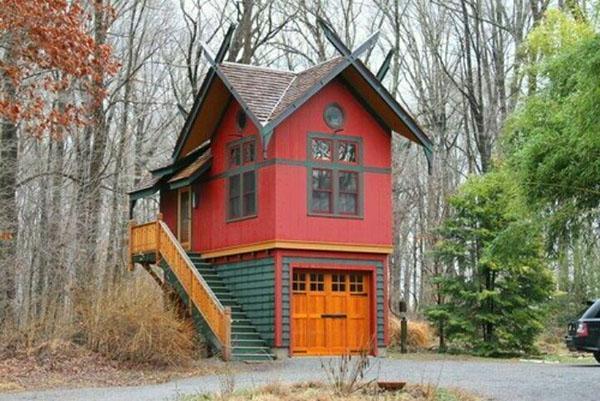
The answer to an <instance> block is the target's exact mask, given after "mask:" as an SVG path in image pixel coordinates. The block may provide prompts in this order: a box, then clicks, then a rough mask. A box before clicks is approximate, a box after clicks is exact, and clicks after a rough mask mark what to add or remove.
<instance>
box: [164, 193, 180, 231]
mask: <svg viewBox="0 0 600 401" xmlns="http://www.w3.org/2000/svg"><path fill="white" fill-rule="evenodd" d="M160 212H161V213H162V215H163V221H164V222H165V223H166V224H167V226H168V227H169V228H170V229H171V231H172V232H173V234H175V235H177V191H161V192H160Z"/></svg>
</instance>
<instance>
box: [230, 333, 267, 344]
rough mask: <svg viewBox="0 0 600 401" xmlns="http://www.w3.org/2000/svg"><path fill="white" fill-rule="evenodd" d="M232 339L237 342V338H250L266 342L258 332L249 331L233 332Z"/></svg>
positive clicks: (249, 339) (250, 339)
mask: <svg viewBox="0 0 600 401" xmlns="http://www.w3.org/2000/svg"><path fill="white" fill-rule="evenodd" d="M231 340H232V341H233V342H235V341H236V340H248V341H261V342H263V343H264V340H263V339H262V337H261V336H260V334H258V333H257V332H247V333H235V332H233V331H232V332H231Z"/></svg>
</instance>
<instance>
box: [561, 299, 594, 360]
mask: <svg viewBox="0 0 600 401" xmlns="http://www.w3.org/2000/svg"><path fill="white" fill-rule="evenodd" d="M565 340H566V342H567V347H568V348H569V350H570V351H582V352H592V353H593V354H594V358H596V361H598V363H600V299H598V300H596V301H595V302H590V307H589V308H587V309H586V310H585V312H583V315H581V317H580V318H579V319H578V320H576V321H574V322H571V323H569V329H568V333H567V336H566V337H565Z"/></svg>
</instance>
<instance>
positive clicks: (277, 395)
mask: <svg viewBox="0 0 600 401" xmlns="http://www.w3.org/2000/svg"><path fill="white" fill-rule="evenodd" d="M221 400H222V398H220V396H218V395H214V396H211V395H206V394H203V395H196V396H183V397H180V399H179V401H221ZM250 400H251V401H442V400H443V401H480V398H478V397H476V396H474V395H472V394H470V393H467V392H465V391H461V390H448V389H439V388H437V387H436V386H431V385H408V386H406V388H405V389H403V390H400V391H394V392H381V391H379V390H378V389H377V387H376V385H375V384H372V385H370V386H369V387H366V388H364V389H363V390H361V391H358V392H355V393H353V394H338V393H336V392H335V390H334V389H333V388H332V387H331V386H328V385H326V384H323V383H315V382H307V383H299V384H292V385H285V384H281V383H271V384H268V385H266V386H263V387H260V388H258V389H253V390H247V391H241V392H237V393H234V394H231V395H230V396H229V397H227V401H250Z"/></svg>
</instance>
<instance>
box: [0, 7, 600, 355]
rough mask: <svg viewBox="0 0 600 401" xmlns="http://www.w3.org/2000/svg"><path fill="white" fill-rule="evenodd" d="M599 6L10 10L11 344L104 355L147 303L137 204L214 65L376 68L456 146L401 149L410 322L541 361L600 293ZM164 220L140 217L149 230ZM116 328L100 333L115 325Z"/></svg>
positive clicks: (0, 215)
mask: <svg viewBox="0 0 600 401" xmlns="http://www.w3.org/2000/svg"><path fill="white" fill-rule="evenodd" d="M597 12H598V3H597V2H594V1H587V0H580V1H577V0H559V1H550V0H511V1H505V0H450V1H436V0H372V1H366V0H362V1H361V0H314V1H307V0H273V1H267V0H237V1H234V0H220V1H207V0H180V1H177V0H94V1H91V0H81V1H66V0H65V1H63V0H57V1H49V0H0V85H2V91H1V92H0V118H1V126H0V130H1V136H0V233H1V240H0V266H2V275H1V276H0V325H1V326H0V327H1V328H2V331H3V332H11V333H20V334H19V336H20V337H21V338H25V339H26V341H27V342H28V343H35V342H38V341H43V340H45V339H48V338H52V337H55V336H57V335H66V334H65V333H68V335H69V336H71V337H72V338H82V337H83V338H85V336H86V327H88V326H89V324H87V325H86V324H85V321H86V317H85V316H89V315H85V313H84V311H89V310H90V309H96V310H98V309H101V303H99V302H97V300H99V299H102V297H108V298H111V297H112V298H114V297H116V295H115V294H117V293H116V291H117V289H119V288H123V287H124V288H132V287H134V286H136V285H137V284H136V283H137V281H136V277H137V276H136V275H135V274H133V275H132V274H130V273H128V272H127V269H126V266H127V261H126V260H125V259H124V255H125V253H124V252H123V249H124V247H125V246H126V241H127V238H126V234H127V224H128V220H129V216H128V206H129V205H128V198H127V192H128V191H129V190H131V189H132V188H133V187H134V186H135V185H136V183H137V182H138V181H139V180H140V179H141V178H142V177H143V176H144V174H146V172H147V171H148V170H149V169H151V168H153V167H156V166H158V165H161V164H162V163H164V162H165V160H167V159H168V157H169V156H170V152H171V150H172V148H173V145H174V142H175V140H176V138H177V136H178V133H179V131H180V129H181V127H182V126H183V123H184V121H185V118H186V116H187V114H188V112H189V110H190V108H191V105H192V101H193V97H194V94H195V93H196V92H197V90H198V88H199V86H200V84H201V82H202V79H203V76H204V74H205V73H206V71H207V69H208V65H207V64H206V62H205V60H204V58H203V55H202V49H201V46H200V42H205V43H208V45H209V46H210V47H212V48H215V47H216V46H218V43H220V41H221V39H222V37H223V35H224V33H225V31H226V30H227V28H228V27H229V26H230V25H231V24H236V26H237V29H236V32H235V35H234V38H233V43H232V46H231V49H230V51H229V54H228V60H230V61H237V62H240V63H251V64H257V65H261V66H272V67H276V68H284V69H292V70H298V69H302V68H305V67H308V66H310V65H313V64H316V63H319V62H321V61H324V60H326V59H327V58H329V57H332V56H334V55H335V49H333V48H332V47H331V46H329V45H328V42H327V40H326V39H325V37H324V33H323V32H322V30H321V29H320V28H319V27H318V25H317V24H316V20H317V17H321V18H323V19H325V20H326V21H328V22H329V23H330V24H331V25H332V26H333V27H334V28H335V29H336V31H337V32H338V33H339V34H340V36H341V37H342V38H343V40H344V41H345V42H346V43H347V44H349V45H350V47H352V46H353V45H354V44H356V43H359V42H360V41H361V39H364V38H365V37H367V35H369V34H370V33H371V32H372V31H374V30H379V31H380V32H381V36H380V40H379V43H378V45H377V46H376V47H375V48H374V49H373V50H372V51H370V52H369V53H368V54H366V56H365V57H364V62H365V63H366V64H367V65H369V66H370V67H371V69H372V70H374V71H377V69H378V67H379V65H380V64H381V62H382V61H383V59H384V58H385V56H386V54H387V53H388V51H390V50H393V52H394V53H393V56H392V58H391V64H390V70H389V73H388V74H387V76H386V79H385V81H384V84H385V86H386V87H387V88H388V89H389V90H390V92H391V93H393V94H394V95H395V96H396V97H397V98H398V99H399V100H400V101H401V102H402V104H403V105H404V106H405V107H406V108H407V110H409V111H410V112H411V114H412V115H414V116H415V117H416V118H417V120H418V121H419V123H420V125H421V126H422V127H423V128H424V130H425V131H426V132H427V133H428V134H429V136H430V138H431V139H432V141H433V142H434V145H435V149H434V163H433V169H432V171H431V174H428V172H427V168H426V167H427V164H426V160H425V157H424V155H423V153H422V152H421V151H420V149H419V148H418V147H417V146H415V145H411V144H410V143H409V142H408V141H406V140H404V139H403V138H401V137H399V136H397V135H395V136H394V140H393V177H394V178H393V180H394V182H393V202H394V215H393V218H394V254H393V256H392V259H391V262H392V263H391V264H390V269H391V272H390V273H391V274H390V277H391V281H390V286H391V288H390V294H391V301H390V307H391V308H392V309H393V310H396V309H397V306H398V303H399V301H400V300H403V301H405V302H406V303H407V304H408V306H409V310H410V313H411V315H412V316H415V317H425V316H426V317H427V318H429V319H430V321H431V322H432V324H434V325H435V327H436V328H437V330H438V334H439V346H440V347H441V348H442V349H445V348H447V347H453V348H458V349H461V350H467V351H474V352H479V353H485V354H504V353H515V352H533V351H535V341H536V338H538V336H539V334H540V333H542V332H544V331H550V332H552V333H555V334H556V336H558V334H557V333H559V332H560V330H559V331H556V332H554V331H553V330H555V329H563V325H564V324H565V323H566V321H567V320H568V319H570V318H572V317H573V315H574V314H575V313H576V312H577V311H578V310H580V309H581V308H582V307H583V302H584V301H586V300H588V299H590V298H594V297H599V296H600V255H599V253H600V247H599V246H600V227H599V223H600V220H599V216H600V215H599V211H600V210H599V202H600V134H599V132H598V127H600V124H599V123H600V121H598V119H600V113H599V112H598V111H599V110H600V52H599V50H600V38H599V37H598V17H597ZM156 212H157V201H156V199H154V200H147V201H144V202H140V203H139V205H138V206H137V208H136V219H137V220H138V221H144V220H148V219H150V218H152V217H153V216H155V215H156ZM96 323H97V322H96Z"/></svg>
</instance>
